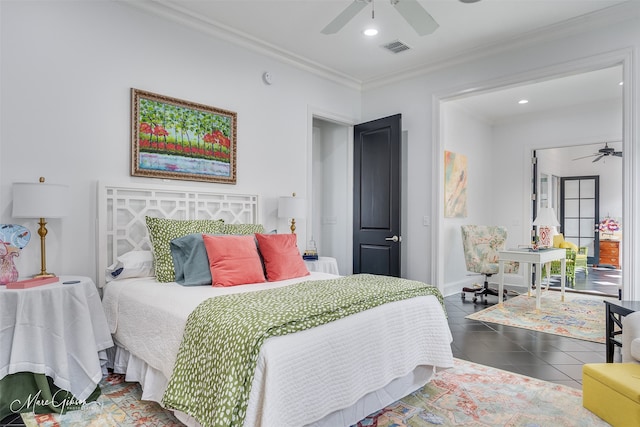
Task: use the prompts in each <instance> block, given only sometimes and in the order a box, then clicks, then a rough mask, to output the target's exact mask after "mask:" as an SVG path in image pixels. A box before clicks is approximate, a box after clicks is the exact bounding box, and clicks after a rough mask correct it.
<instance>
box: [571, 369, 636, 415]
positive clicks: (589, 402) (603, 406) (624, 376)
mask: <svg viewBox="0 0 640 427" xmlns="http://www.w3.org/2000/svg"><path fill="white" fill-rule="evenodd" d="M582 406H584V407H585V408H587V409H588V410H590V411H591V412H593V413H594V414H596V415H597V416H599V417H600V418H602V419H603V420H605V421H606V422H608V423H609V424H611V425H612V426H614V427H617V426H620V427H626V426H640V364H637V363H587V364H585V365H583V366H582Z"/></svg>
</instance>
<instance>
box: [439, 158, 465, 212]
mask: <svg viewBox="0 0 640 427" xmlns="http://www.w3.org/2000/svg"><path fill="white" fill-rule="evenodd" d="M444 216H445V218H465V217H466V216H467V156H465V155H463V154H456V153H452V152H451V151H445V152H444Z"/></svg>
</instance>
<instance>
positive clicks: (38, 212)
mask: <svg viewBox="0 0 640 427" xmlns="http://www.w3.org/2000/svg"><path fill="white" fill-rule="evenodd" d="M68 207H69V187H68V186H66V185H60V184H45V182H44V177H40V182H38V183H30V182H14V183H13V214H12V216H13V217H14V218H39V219H40V221H39V225H40V228H39V229H38V235H39V236H40V267H41V268H40V273H39V274H36V275H35V276H34V277H55V274H53V273H48V272H47V254H46V248H45V237H46V236H47V227H46V225H47V223H46V222H45V218H62V217H64V216H66V215H67V209H68Z"/></svg>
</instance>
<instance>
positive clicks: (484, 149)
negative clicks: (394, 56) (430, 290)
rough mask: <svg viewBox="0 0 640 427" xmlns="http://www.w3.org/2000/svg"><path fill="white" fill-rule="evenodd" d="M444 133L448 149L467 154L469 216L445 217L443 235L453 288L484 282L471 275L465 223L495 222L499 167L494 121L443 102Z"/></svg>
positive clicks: (448, 280) (449, 285)
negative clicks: (465, 249) (495, 177)
mask: <svg viewBox="0 0 640 427" xmlns="http://www.w3.org/2000/svg"><path fill="white" fill-rule="evenodd" d="M442 116H443V123H442V134H443V139H444V141H445V150H447V151H451V152H454V153H456V154H462V155H465V156H466V157H467V216H466V217H464V218H444V221H443V229H442V231H443V236H444V242H445V243H444V251H443V257H444V258H445V260H446V263H445V272H444V279H445V286H446V289H451V290H452V292H460V290H461V289H462V287H464V286H467V285H469V284H471V283H473V282H482V280H483V279H482V277H479V276H469V274H471V273H468V272H467V269H466V265H465V262H464V253H463V249H462V235H461V232H460V226H461V225H467V224H485V225H503V224H495V223H494V221H493V209H494V206H495V204H494V202H493V199H494V192H493V189H492V185H490V184H491V182H492V181H491V180H492V176H493V173H492V170H493V169H494V168H495V167H496V161H495V159H494V155H493V149H492V142H493V130H492V126H491V124H489V123H487V122H486V121H484V120H482V119H481V118H479V117H475V116H474V115H473V114H470V113H469V112H467V111H465V110H464V109H462V108H461V107H460V106H458V105H457V104H456V103H455V101H451V102H447V103H444V104H443V105H442Z"/></svg>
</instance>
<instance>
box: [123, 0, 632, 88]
mask: <svg viewBox="0 0 640 427" xmlns="http://www.w3.org/2000/svg"><path fill="white" fill-rule="evenodd" d="M353 1H354V0H142V1H141V0H128V2H129V3H131V4H132V5H136V6H140V7H145V8H148V9H151V10H154V11H155V12H157V13H162V14H164V15H165V16H167V17H169V18H171V19H175V20H179V21H181V22H183V23H187V24H191V25H194V26H197V27H198V28H200V29H202V30H204V31H209V32H212V33H215V34H216V35H222V36H223V37H225V38H227V39H229V40H232V41H236V42H238V43H241V44H243V45H245V46H249V47H254V48H256V49H260V50H261V51H263V52H269V53H272V54H274V55H279V56H281V57H284V58H285V59H287V60H288V61H294V62H298V63H300V64H304V65H305V66H307V67H309V66H311V67H315V68H316V69H319V70H323V71H325V72H327V73H331V74H334V75H335V76H341V77H343V78H345V79H347V80H351V81H354V82H359V83H366V82H370V81H375V80H379V79H385V78H390V77H392V76H395V75H397V74H399V73H407V72H412V71H413V72H415V71H416V70H421V69H425V68H430V67H437V66H440V65H442V64H445V63H447V64H448V63H452V62H460V61H463V60H468V59H469V58H470V57H474V56H478V55H481V54H483V53H486V52H492V51H496V50H503V49H506V48H509V47H514V46H519V45H522V43H524V42H525V41H526V40H532V39H536V40H539V39H540V38H541V37H552V35H553V34H554V33H556V32H562V34H563V35H565V36H566V34H567V33H568V32H571V31H578V29H580V28H584V27H585V25H586V26H593V25H598V24H599V25H609V24H611V22H612V20H614V21H615V19H621V17H624V16H625V15H627V16H628V12H627V8H628V7H633V5H632V3H636V4H637V3H638V2H637V0H629V1H626V2H625V1H622V0H480V1H478V2H476V3H463V2H461V1H458V0H418V2H419V3H420V4H421V5H422V6H423V7H424V9H425V10H426V11H427V12H429V14H430V15H431V16H432V17H433V18H434V19H435V20H436V22H437V23H438V24H439V28H438V29H437V30H436V31H435V32H433V33H432V34H430V35H426V36H419V35H418V34H417V33H416V32H415V31H414V30H413V29H412V28H411V27H410V26H409V25H408V24H407V23H406V21H405V20H404V19H403V18H402V17H401V16H400V14H399V13H398V12H397V11H396V10H395V8H394V7H393V6H392V5H391V2H390V0H374V1H373V2H372V4H373V7H374V10H375V19H374V21H375V25H376V26H377V27H378V28H379V30H380V33H379V34H378V35H377V36H375V37H372V38H368V37H366V36H364V35H363V34H362V30H363V29H364V27H365V26H366V25H367V24H369V23H370V22H371V4H369V5H367V6H365V8H364V9H363V10H361V11H360V12H359V13H358V14H357V15H356V16H355V17H354V18H353V19H352V20H351V21H350V22H349V23H348V24H347V25H346V26H344V27H343V28H342V30H340V31H339V32H337V33H336V34H332V35H325V34H322V33H321V30H322V29H323V28H324V27H325V26H326V25H327V24H329V22H331V21H332V20H333V19H334V18H335V17H336V16H337V15H338V14H339V13H341V12H342V11H343V10H344V9H345V8H346V7H348V6H349V5H350V4H351V3H353ZM355 1H363V0H355ZM399 1H400V2H402V1H405V0H399ZM625 3H626V5H625ZM615 6H619V7H615ZM596 12H599V13H598V14H597V17H596V16H594V15H590V14H593V13H596ZM396 40H400V41H401V42H403V43H404V44H406V45H408V46H409V47H410V49H409V50H406V51H403V52H400V53H397V54H394V53H391V52H389V51H388V50H386V49H383V48H382V47H381V46H382V45H384V44H387V43H389V42H393V41H396Z"/></svg>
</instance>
